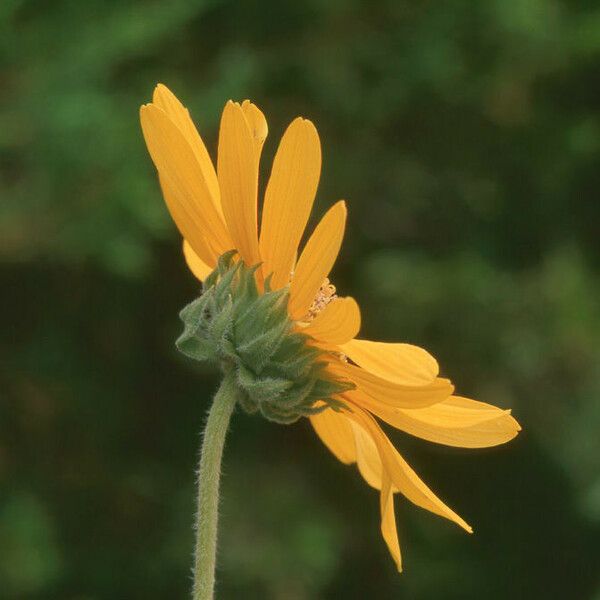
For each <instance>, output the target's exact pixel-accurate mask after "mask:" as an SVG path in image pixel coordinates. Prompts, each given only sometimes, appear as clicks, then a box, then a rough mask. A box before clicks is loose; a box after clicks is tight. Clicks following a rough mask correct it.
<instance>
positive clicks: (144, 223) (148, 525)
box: [0, 0, 600, 600]
mask: <svg viewBox="0 0 600 600" xmlns="http://www.w3.org/2000/svg"><path fill="white" fill-rule="evenodd" d="M599 58H600V7H599V6H598V4H597V3H595V2H585V1H582V0H579V1H572V2H559V1H558V0H512V1H508V0H491V1H485V2H480V3H474V2H470V1H468V0H448V1H445V2H422V1H411V2H403V1H395V0H387V1H383V0H381V1H377V2H368V1H366V0H364V1H358V0H355V1H347V2H344V1H342V0H309V1H305V2H289V3H288V2H281V1H278V0H270V1H262V2H259V1H258V0H254V1H249V2H248V1H235V2H234V1H225V0H210V1H191V0H171V1H168V2H167V1H159V0H153V1H150V0H146V1H122V0H120V1H117V0H110V1H108V0H107V1H102V0H85V1H76V0H53V1H50V0H45V1H44V0H37V1H33V0H30V1H27V0H3V1H2V2H1V3H0V283H1V286H2V290H3V293H2V296H1V298H2V299H1V300H0V302H1V305H2V320H3V324H2V328H1V330H0V394H1V400H0V598H2V599H33V600H35V599H66V600H88V599H89V600H93V599H114V598H145V599H163V598H165V599H170V598H185V597H187V595H188V591H189V587H190V565H191V552H192V542H193V539H192V532H191V524H192V518H193V511H194V495H195V491H194V468H195V463H196V458H197V452H198V450H197V449H198V444H199V431H200V429H201V426H202V424H203V420H204V416H205V412H206V410H207V407H208V405H209V404H208V403H209V399H210V397H211V394H212V392H213V391H214V389H215V386H216V385H217V379H216V373H214V372H213V371H211V370H209V369H205V370H203V369H202V368H201V367H197V366H196V365H193V364H190V362H189V361H187V360H186V359H184V358H183V357H182V356H180V355H178V354H177V353H176V351H175V349H174V344H173V342H174V339H175V338H176V337H177V335H178V334H179V332H180V330H181V325H180V323H179V321H178V318H177V312H178V310H179V309H180V308H181V307H182V306H183V305H184V304H186V303H187V302H188V301H190V300H191V299H192V298H193V297H194V296H195V295H196V294H197V293H198V285H197V283H196V282H195V280H194V279H193V277H192V276H191V275H190V274H189V273H188V272H187V270H186V267H185V265H184V263H183V260H182V258H181V255H180V244H179V237H178V235H177V233H176V230H175V228H174V226H173V225H172V223H171V221H170V219H169V217H168V215H167V212H166V210H165V208H164V205H163V201H162V199H161V195H160V192H159V187H158V184H157V181H156V176H155V173H154V170H153V167H152V164H151V161H150V159H149V157H148V155H147V152H146V149H145V147H144V143H143V140H142V136H141V133H140V128H139V122H138V107H139V105H140V104H141V103H143V102H146V101H148V99H149V98H150V96H151V92H152V89H153V87H154V85H155V83H156V82H158V81H162V82H164V83H166V84H167V85H168V86H170V87H171V88H172V89H173V91H174V92H175V93H176V94H177V95H178V96H179V97H180V98H181V99H182V101H183V102H184V103H186V104H187V105H188V107H189V108H190V109H191V111H192V114H193V116H194V117H195V119H196V121H197V122H198V123H199V124H200V128H201V131H202V133H203V135H204V136H205V139H206V140H207V142H208V145H209V147H210V148H211V149H213V150H214V147H215V140H216V133H217V132H216V127H217V125H218V120H219V117H220V111H221V108H222V106H223V104H224V102H225V101H226V100H227V99H229V98H234V99H240V100H241V99H243V98H246V97H249V98H251V99H253V100H254V101H255V102H256V103H257V104H258V105H259V106H260V107H261V108H262V109H263V110H264V112H265V114H266V115H267V118H268V120H269V124H270V136H269V138H268V140H267V145H266V149H265V153H264V154H263V183H264V177H265V176H266V174H267V173H268V170H269V167H270V160H271V157H272V155H273V153H274V150H275V148H276V143H277V141H278V139H279V137H280V135H281V133H282V132H283V129H284V127H285V126H286V125H287V123H288V122H289V121H290V120H291V119H292V118H293V117H295V116H296V115H298V114H301V115H304V116H306V117H309V118H311V119H312V120H313V121H314V122H315V123H316V125H317V127H318V129H319V131H320V134H321V138H322V144H323V152H324V163H323V175H322V179H321V185H320V189H319V195H318V200H317V204H316V207H317V211H316V212H317V213H322V211H323V210H324V209H325V208H326V207H328V206H330V205H331V203H332V202H333V201H335V200H337V199H338V198H345V199H347V200H348V201H349V209H350V213H349V226H348V232H347V237H346V241H345V245H344V249H343V252H342V255H341V258H340V260H339V262H338V264H337V266H336V269H335V272H334V279H335V283H336V284H337V285H338V288H339V289H340V290H341V292H342V293H343V294H351V295H353V296H355V297H356V298H357V299H358V300H359V302H360V303H361V305H362V309H363V328H362V335H363V336H364V337H368V338H371V339H383V340H402V341H408V342H411V343H415V344H418V345H422V346H424V347H426V348H428V349H429V350H430V351H432V352H433V353H434V355H436V356H437V357H438V358H439V360H440V363H441V364H442V366H443V371H444V373H445V374H447V375H450V376H451V377H452V379H453V380H454V381H455V383H456V384H457V387H458V390H459V392H460V393H462V394H464V395H469V396H471V397H476V398H479V399H482V400H485V401H488V402H492V403H495V404H498V405H501V406H505V407H513V409H514V414H515V415H516V416H517V418H518V419H519V420H520V421H521V423H522V425H523V427H524V431H523V432H522V434H521V435H520V436H519V437H518V438H517V439H516V440H515V441H514V442H513V443H511V444H509V445H507V446H502V447H499V448H493V449H489V450H484V451H466V450H465V451H462V450H456V449H448V448H445V447H442V446H435V445H433V444H429V443H427V442H421V441H418V440H415V439H412V438H410V437H409V436H406V435H401V434H399V433H397V434H394V435H393V440H394V442H395V443H396V444H397V446H398V447H399V448H400V449H401V451H402V452H403V453H404V454H405V455H406V456H407V458H408V459H409V461H410V462H411V464H412V465H413V466H414V468H415V469H416V470H417V471H418V472H419V473H420V474H421V475H422V476H423V478H424V479H425V481H427V482H428V483H430V485H431V486H432V488H433V489H434V490H435V491H436V492H438V493H439V495H440V496H441V497H442V498H443V499H444V500H446V501H448V503H449V504H450V505H451V506H452V507H454V508H456V509H457V510H458V512H459V513H460V514H461V515H463V516H464V517H465V518H466V519H467V520H468V521H469V522H471V523H472V524H473V525H474V527H475V535H474V536H467V535H465V534H464V533H462V532H461V531H460V530H459V529H458V528H456V527H454V526H453V525H452V524H450V523H447V522H445V521H443V520H441V519H439V518H437V517H435V516H432V515H430V514H428V513H425V512H423V511H421V510H420V509H418V508H415V507H413V506H411V505H409V504H408V503H407V502H406V501H404V500H402V499H400V498H399V499H398V500H397V501H396V506H397V515H398V524H399V531H400V539H401V544H402V548H403V554H404V563H405V573H404V574H403V575H401V576H399V575H397V573H396V572H395V570H394V566H393V563H392V560H391V559H390V558H389V556H388V555H387V551H386V549H385V546H384V543H383V541H382V540H381V538H380V534H379V512H378V497H377V494H376V493H375V492H374V491H373V490H371V489H370V488H368V487H367V486H366V485H365V484H364V483H363V481H362V480H361V478H360V476H359V475H358V474H357V472H356V471H355V469H353V468H348V467H345V466H343V465H342V464H340V463H337V462H336V460H335V459H334V458H333V457H332V456H331V455H330V454H329V453H328V452H327V450H326V449H325V448H324V447H323V446H322V444H321V442H320V441H319V440H318V439H317V438H316V436H315V435H314V434H313V432H312V429H311V428H310V426H309V425H308V423H307V422H305V421H303V422H300V423H298V424H296V425H294V426H290V427H282V426H277V425H274V424H271V423H269V422H266V421H264V420H261V419H259V418H256V417H249V416H247V415H245V414H241V413H237V414H236V415H235V416H234V420H233V424H232V428H231V433H230V437H229V440H228V446H227V449H226V457H225V466H224V471H225V475H224V482H223V487H224V490H223V492H224V502H223V505H222V511H221V515H222V523H221V524H222V529H221V531H222V535H221V541H220V572H219V582H220V583H219V592H220V595H219V597H220V598H228V599H229V598H232V599H239V598H244V599H245V598H249V599H254V598H256V599H271V598H272V599H276V600H303V599H313V598H324V599H328V598H336V599H337V598H353V599H354V598H357V599H363V598H378V599H379V598H382V599H387V598H407V599H419V600H420V599H430V598H432V599H438V598H442V599H457V600H458V599H481V598H489V599H505V598H528V599H531V598H535V599H537V598H544V599H547V598H556V599H561V600H562V599H569V600H570V599H576V600H578V599H592V598H593V599H600V582H599V580H598V573H599V572H600V550H599V548H600V435H599V431H600V401H599V399H600V368H599V365H600V343H599V342H600V303H599V298H600V295H599V292H600V278H599V272H600V253H599V249H600V244H599V238H600V227H599V226H600V205H599V203H598V197H597V196H598V189H599V187H600V169H599V156H600V113H599V107H600V83H599V79H598V72H599V71H598V67H599Z"/></svg>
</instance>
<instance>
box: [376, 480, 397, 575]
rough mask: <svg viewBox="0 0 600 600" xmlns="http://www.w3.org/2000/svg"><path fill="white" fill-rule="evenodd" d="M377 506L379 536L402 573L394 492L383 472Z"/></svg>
mask: <svg viewBox="0 0 600 600" xmlns="http://www.w3.org/2000/svg"><path fill="white" fill-rule="evenodd" d="M379 505H380V509H381V535H382V536H383V539H384V540H385V543H386V544H387V547H388V550H389V551H390V554H391V555H392V558H393V559H394V562H395V563H396V567H397V569H398V572H399V573H402V555H401V554H400V543H399V542H398V528H397V527H396V515H395V513H394V492H393V490H392V481H391V479H390V476H389V475H388V474H387V472H386V471H384V472H383V483H382V486H381V494H380V500H379Z"/></svg>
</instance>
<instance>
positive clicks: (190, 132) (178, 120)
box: [152, 83, 222, 216]
mask: <svg viewBox="0 0 600 600" xmlns="http://www.w3.org/2000/svg"><path fill="white" fill-rule="evenodd" d="M152 102H153V103H154V104H155V105H156V106H158V107H159V108H162V110H164V111H165V113H166V114H167V116H168V117H169V118H170V119H171V121H173V123H175V125H176V126H177V127H178V128H179V130H180V131H181V133H182V134H183V135H184V137H185V139H186V140H187V142H188V144H189V145H190V147H191V148H192V150H193V152H194V155H195V156H196V160H197V161H198V165H199V166H200V170H201V171H202V175H203V176H204V180H205V181H206V186H207V188H208V192H209V194H210V196H211V198H212V200H213V203H214V204H215V206H216V208H217V211H219V212H220V211H221V201H220V192H219V182H218V181H217V174H216V172H215V167H214V165H213V163H212V160H211V159H210V155H209V154H208V150H207V149H206V146H205V145H204V142H203V141H202V138H201V137H200V134H199V133H198V130H197V129H196V126H195V125H194V122H193V121H192V119H191V117H190V113H189V112H188V110H187V108H185V107H184V106H183V104H181V102H179V100H178V99H177V97H176V96H175V94H173V92H171V90H170V89H169V88H168V87H167V86H165V85H163V84H162V83H159V84H158V85H157V86H156V88H155V89H154V94H153V96H152ZM221 216H222V215H221Z"/></svg>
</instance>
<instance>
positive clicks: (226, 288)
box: [177, 251, 354, 424]
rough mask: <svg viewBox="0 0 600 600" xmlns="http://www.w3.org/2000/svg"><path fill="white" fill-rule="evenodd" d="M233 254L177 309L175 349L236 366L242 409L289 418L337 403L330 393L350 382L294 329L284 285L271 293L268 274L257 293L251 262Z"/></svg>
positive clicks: (285, 421)
mask: <svg viewBox="0 0 600 600" xmlns="http://www.w3.org/2000/svg"><path fill="white" fill-rule="evenodd" d="M234 255H235V251H231V252H228V253H226V254H224V255H223V256H221V258H220V259H219V262H218V265H217V268H216V269H215V270H214V271H213V272H212V273H211V274H210V275H209V276H208V277H207V278H206V280H205V282H204V286H203V291H202V295H201V296H200V297H199V298H198V299H196V300H194V301H193V302H191V303H190V304H188V305H187V306H186V307H185V308H184V309H183V310H182V311H181V313H180V314H179V316H180V317H181V320H182V321H183V323H184V326H185V328H184V331H183V333H182V334H181V336H180V337H179V339H178V340H177V348H179V350H180V351H181V352H183V354H185V355H186V356H189V357H190V358H193V359H195V360H200V361H207V362H210V363H212V364H213V365H215V366H219V367H221V368H222V369H223V370H229V369H235V371H236V373H237V380H238V384H239V387H240V392H241V398H240V401H239V402H240V404H241V406H242V408H243V409H244V410H245V411H246V412H249V413H255V412H257V411H260V412H261V414H262V415H263V416H264V417H266V418H267V419H269V420H271V421H275V422H276V423H282V424H289V423H293V422H294V421H297V420H298V419H299V418H300V417H302V416H307V415H310V414H315V413H318V412H320V411H322V410H324V409H325V408H327V407H332V408H336V409H338V408H340V407H341V405H342V404H341V402H340V401H339V400H337V399H335V398H333V396H334V395H335V394H339V393H340V392H343V391H344V390H348V389H352V388H353V387H354V386H353V385H352V383H350V382H344V381H338V380H335V379H334V378H333V377H331V376H330V375H328V374H326V373H325V370H324V369H325V366H326V362H324V361H323V360H319V358H323V356H322V355H323V354H324V353H323V352H321V351H319V350H318V349H317V348H315V347H314V346H310V345H308V344H307V340H308V338H307V336H306V335H304V334H302V333H298V332H297V331H293V326H292V322H291V321H290V320H289V318H288V314H287V301H288V288H287V287H285V288H281V289H280V290H276V291H271V290H270V288H269V280H268V279H267V281H266V282H265V290H264V293H262V294H260V293H259V291H258V289H257V286H256V282H255V277H254V273H255V271H256V267H247V266H246V265H244V263H243V262H242V261H238V262H237V263H234V262H233V260H232V259H233V257H234ZM317 401H321V403H320V404H319V406H317V407H315V403H316V402H317Z"/></svg>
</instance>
